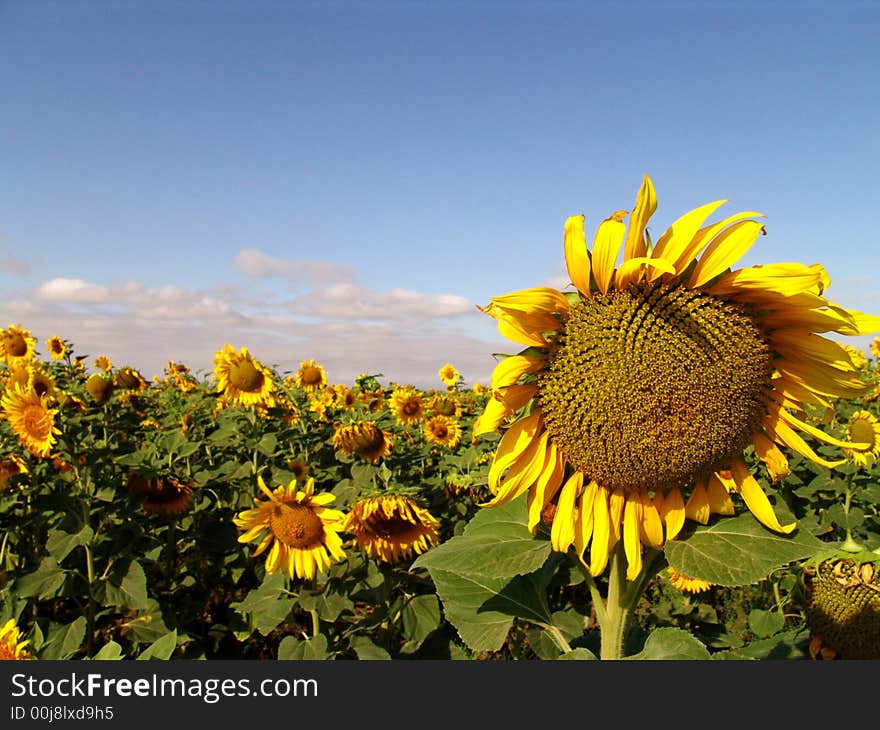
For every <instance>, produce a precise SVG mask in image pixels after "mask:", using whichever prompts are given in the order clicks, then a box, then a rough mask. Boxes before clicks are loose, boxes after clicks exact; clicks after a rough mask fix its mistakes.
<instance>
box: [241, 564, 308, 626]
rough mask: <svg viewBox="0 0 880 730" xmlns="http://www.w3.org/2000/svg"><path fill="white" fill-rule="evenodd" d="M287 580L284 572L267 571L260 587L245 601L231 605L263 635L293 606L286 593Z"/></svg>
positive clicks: (285, 615)
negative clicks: (248, 618)
mask: <svg viewBox="0 0 880 730" xmlns="http://www.w3.org/2000/svg"><path fill="white" fill-rule="evenodd" d="M286 588H287V581H286V579H285V577H284V574H283V573H267V574H266V577H265V578H264V579H263V582H262V584H261V585H260V587H259V588H255V589H254V590H252V591H251V592H250V593H248V594H247V596H245V598H244V600H243V601H239V602H236V603H231V604H230V606H231V607H232V608H234V609H235V610H236V611H238V613H240V614H241V615H242V616H245V618H247V617H248V616H249V617H250V622H251V624H252V625H253V627H254V628H255V629H256V630H257V631H259V632H260V633H261V634H263V636H266V635H267V634H269V633H271V632H272V631H273V630H274V629H275V627H277V626H278V624H280V623H281V622H282V621H283V620H284V619H285V618H287V615H288V614H289V613H290V611H291V609H292V608H293V604H294V601H293V599H292V598H290V597H288V596H287V595H286V594H285V590H286Z"/></svg>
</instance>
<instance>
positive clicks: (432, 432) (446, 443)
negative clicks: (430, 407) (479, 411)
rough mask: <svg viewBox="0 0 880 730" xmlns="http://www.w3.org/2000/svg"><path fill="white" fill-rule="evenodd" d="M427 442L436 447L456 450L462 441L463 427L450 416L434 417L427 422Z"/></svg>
mask: <svg viewBox="0 0 880 730" xmlns="http://www.w3.org/2000/svg"><path fill="white" fill-rule="evenodd" d="M425 440H426V441H427V442H428V443H431V444H434V445H436V446H443V447H444V448H447V449H451V448H454V447H455V446H457V445H458V442H459V441H460V440H461V426H460V425H459V423H458V421H457V420H455V419H454V418H449V416H432V417H431V418H429V419H428V420H427V421H425Z"/></svg>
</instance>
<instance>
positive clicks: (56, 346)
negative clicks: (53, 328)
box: [46, 335, 67, 360]
mask: <svg viewBox="0 0 880 730" xmlns="http://www.w3.org/2000/svg"><path fill="white" fill-rule="evenodd" d="M46 349H47V350H49V355H50V356H51V358H52V359H53V360H62V359H63V358H64V356H65V355H66V354H67V343H66V342H65V341H64V340H62V339H61V338H60V337H58V335H52V337H50V338H49V339H48V340H46Z"/></svg>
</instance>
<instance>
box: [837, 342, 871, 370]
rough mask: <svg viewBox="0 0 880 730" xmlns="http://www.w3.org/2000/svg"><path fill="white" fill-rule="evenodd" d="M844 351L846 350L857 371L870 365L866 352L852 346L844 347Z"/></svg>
mask: <svg viewBox="0 0 880 730" xmlns="http://www.w3.org/2000/svg"><path fill="white" fill-rule="evenodd" d="M843 349H844V350H846V352H847V354H848V355H849V359H850V360H851V361H852V364H853V367H855V368H856V369H860V368H863V367H864V366H865V365H866V364H867V363H868V356H867V355H865V351H864V350H860V349H859V348H858V347H853V346H852V345H844V346H843Z"/></svg>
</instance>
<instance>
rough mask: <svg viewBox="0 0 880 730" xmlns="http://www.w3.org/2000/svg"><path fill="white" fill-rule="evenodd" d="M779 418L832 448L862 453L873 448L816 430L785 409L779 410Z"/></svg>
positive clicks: (869, 445) (867, 444)
mask: <svg viewBox="0 0 880 730" xmlns="http://www.w3.org/2000/svg"><path fill="white" fill-rule="evenodd" d="M777 412H778V414H779V417H780V418H781V419H782V420H783V421H785V422H786V423H787V424H788V425H789V426H791V427H792V428H796V429H798V430H799V431H803V432H804V433H808V434H810V436H812V437H813V438H816V439H819V440H820V441H824V442H825V443H826V444H831V445H832V446H839V447H840V448H842V449H856V450H860V451H864V450H866V449H871V448H873V446H874V444H871V443H852V442H850V441H841V440H840V439H836V438H834V437H833V436H831V435H829V434H827V433H825V432H824V431H823V430H822V429H819V428H815V427H814V426H811V425H810V424H809V423H805V422H804V421H801V420H800V419H798V418H796V417H795V416H794V415H793V414H791V413H789V412H788V411H787V410H786V409H785V408H779V409H777Z"/></svg>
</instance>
